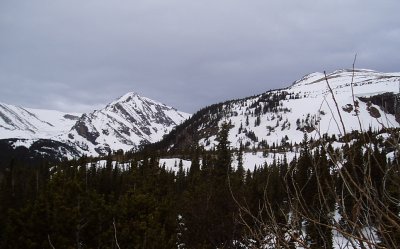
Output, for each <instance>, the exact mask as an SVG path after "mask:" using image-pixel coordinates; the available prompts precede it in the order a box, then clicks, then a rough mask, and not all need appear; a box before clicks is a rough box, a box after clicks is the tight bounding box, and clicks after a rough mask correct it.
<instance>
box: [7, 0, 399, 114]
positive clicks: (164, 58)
mask: <svg viewBox="0 0 400 249" xmlns="http://www.w3.org/2000/svg"><path fill="white" fill-rule="evenodd" d="M399 11H400V1H398V0H380V1H376V0H334V1H333V0H314V1H311V0H302V1H298V0H292V1H288V0H273V1H271V0H200V1H196V0H142V1H137V0H35V1H31V0H1V1H0V102H3V103H8V104H15V105H20V106H26V107H33V108H47V109H56V110H62V111H70V112H72V111H75V112H86V111H90V110H92V109H93V108H101V107H102V106H104V105H105V104H107V103H108V102H111V101H112V100H114V99H115V98H118V97H119V96H121V95H123V94H125V93H127V92H131V91H134V92H138V93H139V94H141V95H143V96H146V97H149V98H152V99H155V100H158V101H161V102H163V103H165V104H167V105H170V106H174V107H176V108H177V109H179V110H182V111H186V112H190V113H193V112H195V111H196V110H198V109H199V108H201V107H204V106H206V105H210V104H213V103H216V102H220V101H224V100H228V99H233V98H241V97H246V96H250V95H254V94H258V93H262V92H264V91H267V90H269V89H275V88H282V87H286V86H288V85H290V84H291V83H292V82H293V81H295V80H297V79H299V78H301V77H302V76H303V75H305V74H308V73H311V72H315V71H324V70H326V71H333V70H336V69H341V68H350V67H351V65H352V62H353V57H354V54H355V53H358V58H357V64H356V67H358V68H368V69H374V70H377V71H383V72H393V71H400V17H399V16H400V12H399Z"/></svg>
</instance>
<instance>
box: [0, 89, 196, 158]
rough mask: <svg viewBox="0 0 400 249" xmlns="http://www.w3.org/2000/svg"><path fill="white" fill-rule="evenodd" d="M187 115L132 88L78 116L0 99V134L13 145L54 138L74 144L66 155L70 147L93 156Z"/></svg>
mask: <svg viewBox="0 0 400 249" xmlns="http://www.w3.org/2000/svg"><path fill="white" fill-rule="evenodd" d="M189 117H190V115H189V114H187V113H184V112H180V111H177V110H176V109H174V108H172V107H169V106H166V105H164V104H162V103H159V102H157V101H154V100H151V99H149V98H145V97H142V96H139V95H138V94H136V93H127V94H125V95H124V96H122V97H120V98H118V99H116V100H115V101H113V102H112V103H110V104H108V105H107V106H106V107H105V108H103V109H101V110H96V111H93V112H91V113H85V114H83V115H82V114H78V113H71V114H68V113H63V112H59V111H53V110H40V109H29V108H22V107H17V106H13V105H8V104H1V103H0V139H8V140H9V141H8V143H10V145H11V146H12V147H14V148H16V147H18V146H24V147H27V148H29V147H30V146H31V145H32V144H34V143H35V142H36V141H38V140H50V141H56V142H61V143H63V144H64V145H65V146H66V148H74V150H73V151H71V152H70V153H66V156H67V157H71V156H72V155H76V151H75V148H76V150H77V151H78V153H79V154H81V155H82V154H86V155H92V156H98V155H102V154H106V153H108V151H110V150H119V149H123V150H125V151H126V150H130V149H132V148H135V147H137V146H139V145H140V144H141V143H152V142H156V141H158V140H160V139H161V138H162V137H163V136H164V135H165V134H166V133H168V132H169V131H170V130H171V129H172V128H173V127H175V126H176V125H178V124H180V123H181V122H183V121H184V120H186V119H188V118H189ZM15 138H17V140H16V139H15ZM50 144H57V146H58V145H59V143H50ZM47 147H48V146H47ZM47 147H46V148H43V150H44V151H47V150H48V149H49V148H47ZM51 149H52V150H54V151H58V148H51ZM38 153H43V152H42V151H38ZM44 153H45V152H44ZM58 154H59V153H58Z"/></svg>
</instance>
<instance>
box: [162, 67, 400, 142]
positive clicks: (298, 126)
mask: <svg viewBox="0 0 400 249" xmlns="http://www.w3.org/2000/svg"><path fill="white" fill-rule="evenodd" d="M352 77H353V71H352V70H338V71H335V72H333V73H330V74H328V75H327V78H328V82H329V85H330V87H331V88H332V92H333V96H334V97H335V99H336V102H337V105H338V109H339V111H338V110H337V108H336V104H335V101H334V100H333V96H332V94H331V92H330V91H329V88H328V84H327V83H326V80H325V75H324V74H323V73H312V74H309V75H306V76H304V77H303V78H302V79H300V80H298V81H296V82H294V83H293V84H292V85H291V86H289V87H287V88H285V89H280V90H274V91H269V92H266V93H263V94H260V95H257V96H254V97H248V98H245V99H239V100H232V101H227V102H224V103H221V104H217V105H214V106H210V107H208V108H205V109H204V110H201V113H200V112H199V113H196V114H194V115H193V117H194V118H196V119H194V118H193V119H191V120H190V121H191V122H190V123H189V124H188V125H187V126H186V127H183V128H181V131H178V132H177V133H176V135H175V137H178V139H175V138H171V139H170V142H169V148H178V147H179V144H176V143H174V141H180V143H181V144H182V141H183V142H185V141H186V143H190V141H199V145H201V146H204V147H205V148H206V149H211V148H213V147H214V146H215V145H216V144H217V141H216V134H217V132H218V127H220V126H221V124H222V123H223V122H227V123H230V125H231V126H230V127H231V129H230V133H229V141H230V142H231V146H232V147H235V148H238V147H239V146H240V144H241V143H242V144H243V145H246V147H247V148H250V149H251V148H255V149H257V148H262V147H263V146H265V145H266V144H268V145H269V146H272V145H273V144H275V145H281V144H282V143H299V142H301V141H302V139H303V137H304V133H307V135H308V137H309V138H311V137H312V138H314V139H318V138H320V136H321V135H322V134H325V133H327V134H329V135H333V134H335V135H337V136H341V135H343V134H344V133H350V132H351V131H353V130H368V129H369V127H371V128H372V129H380V128H383V127H399V123H398V122H397V121H396V120H395V117H394V115H393V114H390V113H389V112H385V111H383V108H382V106H378V105H375V104H373V103H368V101H366V100H365V97H372V96H377V95H380V94H384V93H388V94H389V95H388V96H387V97H386V98H387V99H386V100H387V101H386V100H385V101H384V102H385V103H384V104H385V105H387V107H388V108H390V109H392V110H393V105H394V95H393V93H395V94H397V93H398V91H399V82H400V73H380V72H375V71H372V70H355V71H354V79H353V91H354V100H355V102H356V105H358V107H355V103H354V101H353V94H352V87H351V82H352ZM356 109H357V113H356V112H355V110H356ZM339 113H340V115H339ZM392 113H393V112H392ZM340 116H341V118H340ZM341 119H342V121H341ZM342 122H343V125H342ZM360 124H361V126H360ZM343 126H344V128H343ZM188 131H189V133H191V134H194V135H193V136H192V137H189V136H188V135H187V133H188ZM185 146H187V144H185ZM180 148H182V146H181V147H180Z"/></svg>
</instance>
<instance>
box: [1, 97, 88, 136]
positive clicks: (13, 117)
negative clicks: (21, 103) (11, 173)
mask: <svg viewBox="0 0 400 249" xmlns="http://www.w3.org/2000/svg"><path fill="white" fill-rule="evenodd" d="M80 116H81V114H80V113H64V112H59V111H53V110H41V109H30V108H23V107H18V106H14V105H7V104H2V103H0V139H7V138H22V139H40V138H41V139H48V138H51V137H54V136H56V135H59V134H62V133H65V132H68V131H69V130H70V129H71V127H72V126H73V125H74V124H75V122H76V121H77V120H78V119H79V117H80Z"/></svg>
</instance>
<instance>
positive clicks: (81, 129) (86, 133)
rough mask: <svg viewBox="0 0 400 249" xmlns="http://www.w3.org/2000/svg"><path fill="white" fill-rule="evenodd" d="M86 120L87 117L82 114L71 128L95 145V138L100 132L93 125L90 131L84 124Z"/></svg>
mask: <svg viewBox="0 0 400 249" xmlns="http://www.w3.org/2000/svg"><path fill="white" fill-rule="evenodd" d="M88 120H89V118H88V116H87V115H85V114H84V115H82V117H81V119H79V120H78V121H77V122H76V124H75V125H74V127H73V128H72V129H73V130H76V132H77V133H78V134H79V135H80V136H82V137H84V138H86V139H87V140H88V141H89V142H91V143H92V144H94V145H96V144H97V142H96V139H97V138H98V137H99V136H100V133H99V132H98V131H97V130H96V129H95V128H94V127H93V130H92V131H90V130H89V128H88V127H87V126H86V123H87V122H85V121H88Z"/></svg>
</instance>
